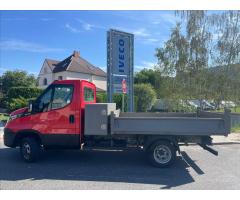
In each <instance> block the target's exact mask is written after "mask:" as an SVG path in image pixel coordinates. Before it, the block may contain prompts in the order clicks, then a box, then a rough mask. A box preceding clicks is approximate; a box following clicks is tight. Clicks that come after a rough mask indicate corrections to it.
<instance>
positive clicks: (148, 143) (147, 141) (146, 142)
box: [143, 135, 179, 150]
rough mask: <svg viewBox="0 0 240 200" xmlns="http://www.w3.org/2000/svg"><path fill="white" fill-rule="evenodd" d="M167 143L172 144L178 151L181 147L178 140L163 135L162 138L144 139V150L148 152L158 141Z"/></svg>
mask: <svg viewBox="0 0 240 200" xmlns="http://www.w3.org/2000/svg"><path fill="white" fill-rule="evenodd" d="M159 140H161V141H166V142H169V143H171V144H172V145H173V146H174V147H175V148H176V150H178V149H179V145H178V139H177V138H176V137H174V136H165V135H161V136H153V135H152V136H147V137H145V138H144V145H143V149H144V150H147V149H148V148H149V147H150V146H151V145H152V144H154V143H155V142H157V141H159Z"/></svg>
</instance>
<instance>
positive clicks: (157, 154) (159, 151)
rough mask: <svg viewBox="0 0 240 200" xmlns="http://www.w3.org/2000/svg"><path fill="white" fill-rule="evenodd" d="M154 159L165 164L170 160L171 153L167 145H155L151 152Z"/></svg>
mask: <svg viewBox="0 0 240 200" xmlns="http://www.w3.org/2000/svg"><path fill="white" fill-rule="evenodd" d="M153 156H154V159H155V161H156V162H157V163H159V164H166V163H168V162H169V161H170V160H171V157H172V153H171V150H170V149H169V147H167V146H165V145H157V146H156V147H155V149H154V152H153Z"/></svg>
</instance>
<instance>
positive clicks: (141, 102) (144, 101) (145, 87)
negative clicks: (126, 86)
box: [134, 83, 156, 112]
mask: <svg viewBox="0 0 240 200" xmlns="http://www.w3.org/2000/svg"><path fill="white" fill-rule="evenodd" d="M134 95H135V96H136V97H137V105H136V108H137V111H138V112H146V111H147V110H149V109H151V106H152V104H153V102H154V101H155V99H156V92H155V90H154V89H153V87H152V86H151V85H150V84H144V83H141V84H136V85H134Z"/></svg>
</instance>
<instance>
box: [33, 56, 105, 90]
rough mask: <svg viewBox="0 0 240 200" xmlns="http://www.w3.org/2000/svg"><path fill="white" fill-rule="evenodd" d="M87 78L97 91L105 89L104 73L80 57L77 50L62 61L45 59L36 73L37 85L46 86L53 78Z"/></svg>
mask: <svg viewBox="0 0 240 200" xmlns="http://www.w3.org/2000/svg"><path fill="white" fill-rule="evenodd" d="M72 79H78V80H87V81H89V82H93V83H94V84H95V85H96V87H97V91H106V88H107V83H106V82H107V81H106V73H105V72H104V71H103V70H101V69H100V68H98V67H95V66H93V65H92V64H90V63H89V62H88V61H86V60H85V59H83V58H82V57H80V53H79V52H78V51H74V52H73V54H72V55H70V56H69V57H67V58H66V59H64V60H62V61H57V60H52V59H45V61H44V63H43V66H42V68H41V70H40V73H39V75H38V86H39V87H40V88H46V87H47V86H48V85H50V84H51V83H52V82H53V81H54V80H72Z"/></svg>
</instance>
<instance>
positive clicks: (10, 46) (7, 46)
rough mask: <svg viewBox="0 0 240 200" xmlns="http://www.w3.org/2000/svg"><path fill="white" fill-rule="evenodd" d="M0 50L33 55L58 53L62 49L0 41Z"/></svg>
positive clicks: (28, 43) (17, 41) (16, 41)
mask: <svg viewBox="0 0 240 200" xmlns="http://www.w3.org/2000/svg"><path fill="white" fill-rule="evenodd" d="M0 50H8V51H25V52H33V53H46V52H60V51H64V49H62V48H51V47H46V46H43V45H41V44H37V43H31V42H27V41H23V40H5V41H0Z"/></svg>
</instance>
